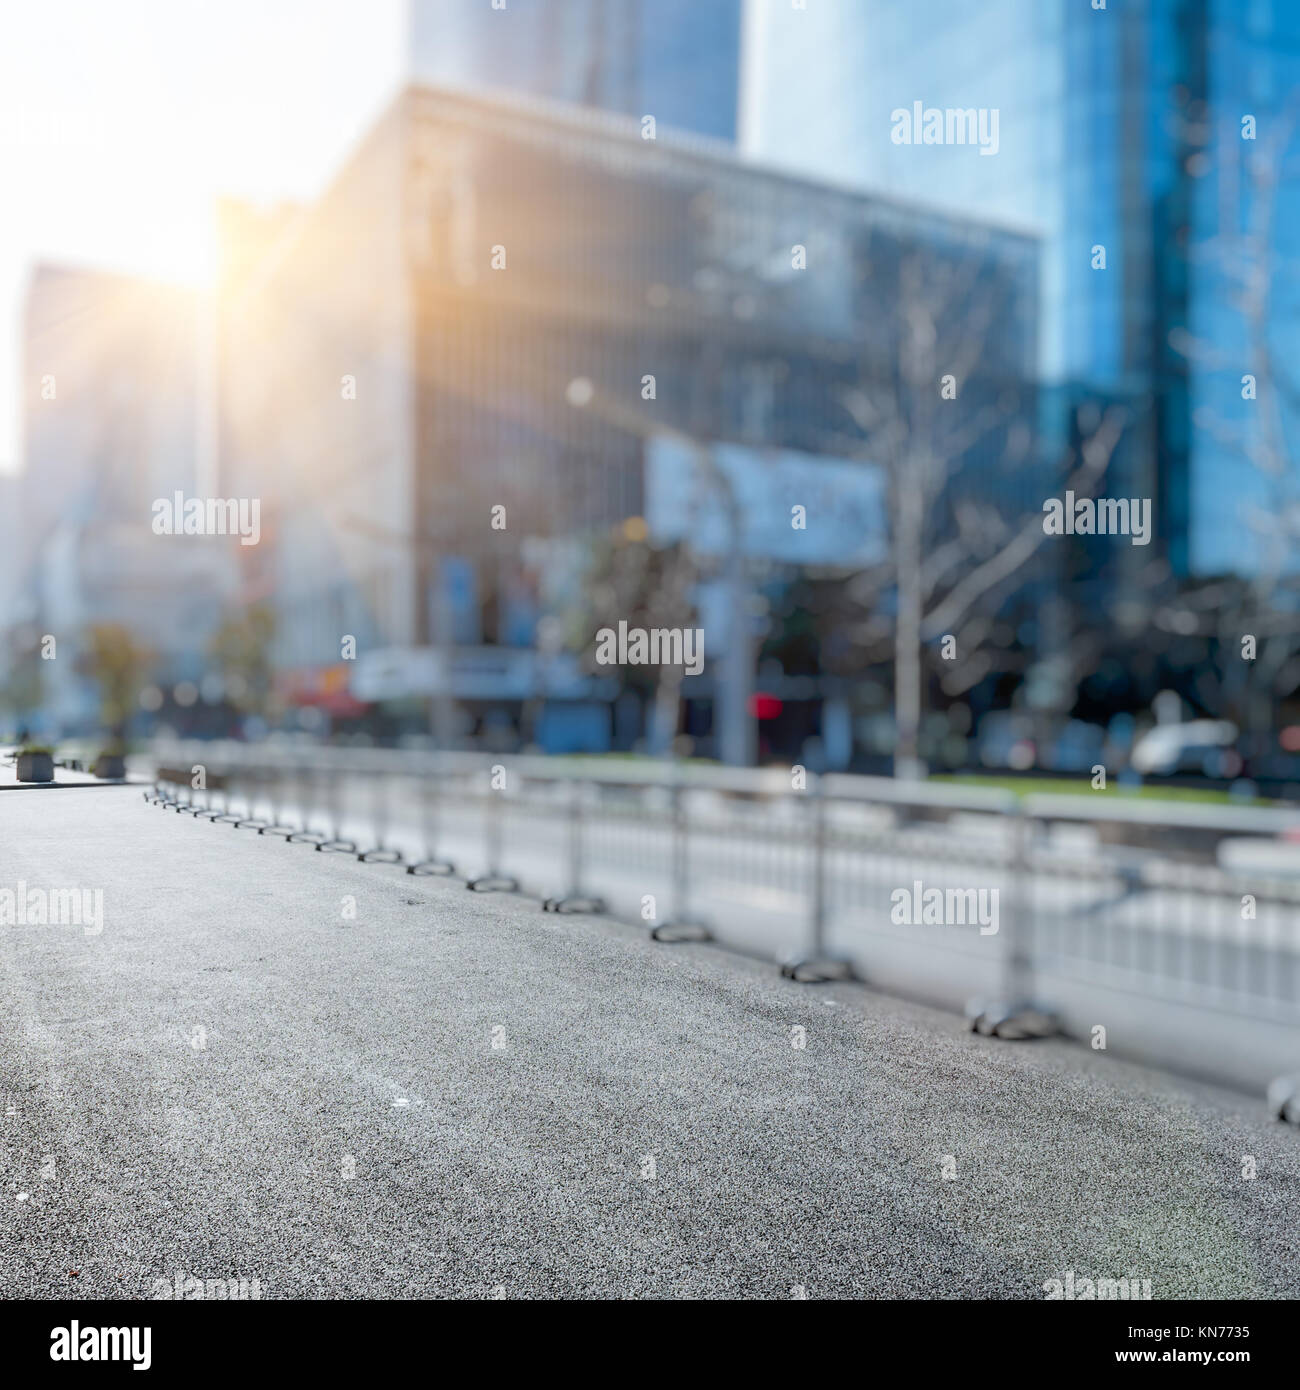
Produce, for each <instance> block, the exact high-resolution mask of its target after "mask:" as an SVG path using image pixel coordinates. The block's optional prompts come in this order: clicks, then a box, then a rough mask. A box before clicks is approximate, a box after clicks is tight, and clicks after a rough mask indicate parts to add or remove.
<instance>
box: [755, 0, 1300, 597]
mask: <svg viewBox="0 0 1300 1390" xmlns="http://www.w3.org/2000/svg"><path fill="white" fill-rule="evenodd" d="M744 55H745V56H744V65H743V71H742V99H741V130H740V141H741V145H742V148H743V149H744V150H745V151H747V152H748V153H750V154H751V155H754V156H756V157H759V158H762V159H765V160H772V161H774V162H776V163H778V164H783V165H790V166H797V167H799V168H801V169H803V170H805V171H811V172H815V173H818V174H821V175H824V176H826V177H829V178H833V179H838V180H842V181H845V182H849V183H851V184H854V185H859V186H863V187H869V188H873V189H877V190H882V191H888V192H890V193H893V194H897V195H899V196H902V197H906V198H908V199H915V200H917V201H922V202H932V203H935V204H937V205H939V206H941V207H943V208H945V209H946V210H948V211H950V212H954V213H957V214H960V215H966V216H973V217H981V218H993V219H997V220H1001V221H1005V222H1007V223H1010V224H1012V225H1014V226H1017V227H1021V228H1024V229H1025V230H1027V231H1030V232H1032V233H1035V234H1037V235H1038V236H1039V237H1041V245H1042V281H1041V286H1040V297H1039V303H1040V313H1041V321H1040V325H1039V344H1040V363H1039V368H1040V372H1041V375H1042V379H1043V382H1044V384H1045V385H1046V386H1047V387H1048V390H1047V392H1045V394H1044V401H1045V402H1051V401H1056V402H1057V403H1060V404H1063V405H1064V406H1065V409H1064V410H1063V411H1058V412H1057V414H1056V420H1057V421H1058V422H1060V428H1059V429H1058V435H1059V436H1060V437H1062V438H1065V437H1068V436H1067V434H1066V426H1065V424H1064V423H1063V422H1065V421H1067V420H1068V418H1069V414H1070V409H1071V407H1072V406H1073V405H1075V404H1077V403H1078V402H1079V401H1081V400H1085V399H1096V400H1100V401H1103V402H1120V403H1123V404H1124V405H1125V406H1126V407H1127V410H1128V413H1129V418H1130V422H1131V423H1130V428H1129V431H1128V434H1127V436H1126V439H1125V443H1124V446H1123V448H1122V450H1121V452H1120V454H1119V455H1118V456H1117V457H1116V459H1115V460H1114V462H1113V464H1112V468H1111V474H1110V478H1109V480H1108V490H1110V491H1112V492H1114V491H1119V490H1124V491H1127V492H1129V493H1130V494H1137V493H1141V494H1143V495H1150V496H1152V497H1153V498H1154V499H1155V503H1156V508H1157V515H1158V535H1159V540H1160V543H1161V546H1162V549H1163V552H1164V554H1165V555H1166V557H1167V558H1168V560H1169V562H1170V564H1171V566H1172V567H1173V569H1174V570H1175V572H1178V573H1186V572H1193V573H1197V572H1199V573H1206V572H1216V571H1221V570H1249V569H1251V568H1252V567H1253V566H1254V565H1256V564H1257V563H1259V561H1260V553H1259V551H1258V549H1257V547H1256V546H1255V545H1254V543H1253V542H1251V541H1248V540H1246V539H1245V537H1246V536H1248V535H1250V534H1253V533H1252V532H1251V531H1250V529H1249V526H1250V523H1249V517H1248V513H1249V512H1250V510H1251V509H1252V508H1253V509H1254V513H1255V514H1256V515H1257V516H1258V514H1259V512H1260V511H1261V510H1263V509H1276V508H1278V507H1279V506H1280V507H1282V508H1286V507H1287V506H1292V505H1294V502H1293V500H1292V496H1293V493H1294V489H1295V479H1296V469H1295V467H1294V466H1293V465H1292V464H1291V463H1290V458H1289V454H1290V451H1289V436H1290V433H1291V427H1292V426H1293V424H1294V421H1293V420H1291V419H1290V418H1289V414H1288V411H1287V408H1286V405H1285V403H1284V399H1283V397H1284V395H1285V393H1284V392H1281V391H1280V390H1273V389H1270V390H1269V391H1268V393H1267V394H1268V396H1269V400H1268V403H1267V405H1268V408H1267V409H1263V408H1260V401H1256V402H1253V403H1252V402H1249V401H1243V400H1242V399H1241V392H1242V383H1241V377H1242V375H1243V374H1246V373H1252V372H1253V373H1254V374H1255V375H1256V376H1257V378H1258V377H1259V376H1260V374H1261V373H1265V372H1266V373H1271V374H1272V375H1274V376H1276V375H1278V373H1279V369H1280V368H1279V361H1278V360H1276V359H1279V358H1280V359H1281V360H1283V361H1284V360H1285V359H1286V357H1287V356H1288V354H1286V353H1285V351H1284V350H1281V351H1279V349H1281V348H1282V344H1283V343H1284V342H1285V340H1286V336H1287V334H1288V333H1289V332H1290V331H1292V330H1291V329H1290V328H1289V327H1288V320H1293V319H1294V314H1293V313H1292V311H1291V310H1290V309H1289V308H1288V307H1287V306H1288V304H1290V303H1292V302H1293V293H1292V292H1293V288H1294V286H1293V285H1292V284H1291V283H1290V282H1289V281H1288V276H1289V275H1292V274H1293V273H1294V272H1292V271H1291V270H1290V269H1289V266H1290V262H1291V261H1292V260H1293V259H1294V258H1295V252H1294V250H1292V249H1291V243H1292V242H1293V241H1295V240H1297V239H1300V230H1297V229H1300V219H1297V217H1296V212H1297V211H1300V209H1298V208H1297V206H1296V203H1297V200H1298V199H1300V187H1298V186H1297V182H1296V174H1297V163H1296V159H1295V151H1294V149H1292V148H1291V144H1292V137H1291V132H1290V128H1289V126H1288V124H1287V122H1288V121H1290V125H1291V126H1293V125H1294V121H1293V120H1290V118H1288V117H1287V116H1286V106H1285V103H1286V99H1287V96H1288V93H1290V92H1292V91H1294V90H1295V89H1296V87H1297V84H1298V81H1300V65H1298V62H1297V58H1298V55H1300V8H1298V7H1297V6H1296V5H1295V4H1294V3H1290V2H1289V0H1133V2H1129V3H1124V4H1122V5H1119V4H1112V5H1111V6H1110V7H1109V8H1106V9H1094V8H1092V6H1090V5H1089V4H1087V3H1078V4H1074V3H1066V0H999V3H997V4H993V5H980V6H971V5H969V4H965V3H962V0H827V3H824V4H820V5H817V6H810V7H809V8H808V9H807V10H798V9H795V8H793V7H792V6H790V5H789V4H787V3H785V0H751V3H750V7H749V9H748V10H747V15H746V26H745V37H744ZM917 102H920V103H922V104H923V105H924V106H925V107H927V108H931V107H933V108H939V109H941V110H946V109H949V108H956V109H975V110H979V109H985V110H988V111H996V112H997V116H998V121H997V148H996V153H995V154H994V153H990V154H987V155H986V154H984V153H983V152H981V150H979V149H977V148H972V147H971V145H970V144H953V143H936V144H932V145H925V144H919V143H896V142H895V140H894V139H892V138H891V130H892V120H893V113H895V112H896V111H897V110H899V109H900V108H901V109H910V108H912V107H913V105H914V103H917ZM1252 112H1253V113H1255V114H1256V116H1257V117H1258V119H1259V122H1260V130H1259V136H1258V139H1257V141H1256V142H1255V143H1253V144H1252V143H1250V142H1248V141H1245V140H1243V139H1242V129H1241V124H1242V117H1243V116H1244V115H1245V114H1247V113H1252ZM1270 138H1271V143H1267V144H1266V142H1267V141H1268V140H1269V139H1270ZM1261 158H1262V165H1261ZM1287 158H1290V160H1291V167H1290V169H1289V171H1287V172H1284V173H1283V175H1282V178H1281V181H1280V184H1276V185H1275V183H1274V181H1273V180H1272V179H1271V176H1270V175H1268V174H1267V172H1266V169H1267V168H1269V167H1271V168H1274V169H1283V170H1285V168H1286V166H1285V161H1286V160H1287ZM1265 204H1269V205H1268V206H1265ZM1265 221H1267V225H1265ZM1099 247H1100V248H1104V254H1105V267H1104V269H1102V268H1100V265H1099V255H1098V252H1097V251H1096V249H1095V248H1099ZM1246 267H1250V270H1249V275H1246V274H1245V271H1246ZM1257 274H1262V275H1264V276H1265V277H1266V281H1267V283H1266V284H1265V285H1262V286H1261V285H1257V286H1256V288H1257V289H1260V291H1261V293H1260V297H1259V298H1258V299H1257V300H1255V301H1254V302H1253V303H1254V309H1253V312H1252V309H1251V303H1252V301H1251V300H1250V298H1249V295H1247V296H1246V298H1245V300H1243V297H1242V289H1243V283H1244V279H1248V278H1249V276H1250V275H1257ZM1261 341H1262V342H1263V343H1265V344H1269V343H1271V344H1272V351H1271V352H1270V351H1268V350H1266V349H1261V346H1260V344H1261ZM1252 361H1253V362H1255V363H1256V366H1254V367H1252V366H1251V365H1250V363H1251V362H1252ZM1261 364H1263V365H1261ZM1257 385H1258V388H1259V391H1260V397H1261V398H1262V397H1263V396H1264V395H1265V389H1264V383H1263V382H1257ZM1049 433H1050V431H1049ZM1229 441H1230V442H1229ZM1051 443H1052V441H1051V440H1050V438H1049V440H1048V445H1049V447H1050V446H1051ZM1261 465H1262V466H1261ZM1228 518H1231V519H1232V520H1231V522H1229V521H1228ZM1283 546H1284V542H1282V541H1281V540H1279V541H1278V547H1279V548H1282V547H1283Z"/></svg>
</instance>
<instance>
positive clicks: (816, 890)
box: [781, 772, 853, 985]
mask: <svg viewBox="0 0 1300 1390" xmlns="http://www.w3.org/2000/svg"><path fill="white" fill-rule="evenodd" d="M808 775H809V777H811V778H812V788H811V791H812V795H811V797H809V798H808V800H809V803H810V811H809V816H810V818H811V821H812V836H811V840H812V845H811V848H812V884H811V892H810V894H809V900H808V947H807V950H806V951H804V953H803V954H802V955H800V956H796V957H795V958H794V959H793V960H789V961H786V962H785V963H784V964H783V965H782V966H781V974H782V975H784V976H785V978H786V979H787V980H797V981H798V982H799V983H800V984H807V985H811V984H823V983H825V982H826V981H829V980H851V979H852V978H853V967H852V966H851V965H850V964H849V962H848V961H847V960H845V959H844V958H843V957H840V956H832V955H831V954H830V952H828V951H827V949H826V786H825V783H824V781H823V776H822V774H821V773H820V772H810V773H809V774H808Z"/></svg>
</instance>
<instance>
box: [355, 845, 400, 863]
mask: <svg viewBox="0 0 1300 1390" xmlns="http://www.w3.org/2000/svg"><path fill="white" fill-rule="evenodd" d="M357 859H358V860H359V861H360V862H361V863H362V864H400V863H401V862H402V851H401V850H400V849H383V848H379V847H377V848H375V849H363V850H362V851H361V852H360V853H359V854H358V855H357Z"/></svg>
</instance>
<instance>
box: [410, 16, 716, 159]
mask: <svg viewBox="0 0 1300 1390" xmlns="http://www.w3.org/2000/svg"><path fill="white" fill-rule="evenodd" d="M407 3H408V24H409V33H408V41H409V45H410V72H409V75H410V77H411V78H412V79H413V80H414V81H416V82H427V83H431V84H434V85H444V84H445V85H451V86H460V87H479V88H485V89H492V90H496V91H500V92H503V93H509V94H512V95H515V96H519V95H525V96H534V97H545V98H550V99H553V100H556V101H567V102H572V103H575V104H577V105H582V106H591V107H597V108H599V109H601V110H604V111H613V112H617V113H619V114H621V115H624V116H632V117H635V118H637V119H638V120H639V119H641V118H642V117H644V116H653V117H654V118H655V123H656V125H657V126H658V125H664V126H668V127H671V128H673V129H676V130H687V131H693V132H694V133H695V134H697V135H708V136H713V137H715V138H718V139H722V140H733V139H734V138H735V133H736V102H737V87H738V81H739V64H740V56H739V55H740V9H741V0H706V3H701V0H508V3H506V4H505V5H503V6H502V7H501V8H494V7H493V6H492V5H491V4H490V3H489V0H407Z"/></svg>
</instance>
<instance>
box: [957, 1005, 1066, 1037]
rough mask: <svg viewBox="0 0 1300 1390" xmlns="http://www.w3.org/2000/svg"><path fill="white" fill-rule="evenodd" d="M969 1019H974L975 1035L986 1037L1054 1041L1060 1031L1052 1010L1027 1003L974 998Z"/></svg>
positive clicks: (968, 1006) (973, 1029)
mask: <svg viewBox="0 0 1300 1390" xmlns="http://www.w3.org/2000/svg"><path fill="white" fill-rule="evenodd" d="M966 1017H967V1018H968V1019H970V1027H971V1032H972V1033H978V1034H979V1035H980V1036H981V1037H983V1038H1005V1039H1006V1040H1008V1041H1011V1042H1020V1041H1023V1040H1024V1039H1026V1038H1050V1037H1051V1036H1052V1035H1053V1034H1054V1033H1058V1032H1060V1026H1059V1024H1058V1023H1057V1020H1056V1017H1055V1015H1054V1014H1053V1013H1052V1011H1051V1010H1050V1009H1047V1008H1044V1007H1043V1006H1042V1005H1041V1004H1034V1003H1031V1002H1028V1001H1025V1000H1020V1001H1018V1002H1016V1003H1014V1004H1007V1003H1004V1002H1002V1001H1000V1000H992V1001H989V1000H984V999H974V1000H972V1001H971V1002H970V1003H969V1004H968V1005H967V1006H966Z"/></svg>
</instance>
